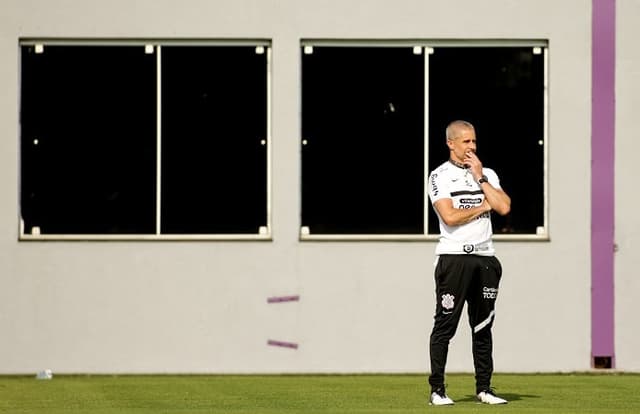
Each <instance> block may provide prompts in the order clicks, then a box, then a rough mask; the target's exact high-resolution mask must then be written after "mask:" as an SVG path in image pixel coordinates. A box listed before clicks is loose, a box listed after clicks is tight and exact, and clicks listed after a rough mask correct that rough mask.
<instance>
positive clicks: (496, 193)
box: [464, 151, 511, 216]
mask: <svg viewBox="0 0 640 414" xmlns="http://www.w3.org/2000/svg"><path fill="white" fill-rule="evenodd" d="M464 162H465V164H468V165H469V170H470V171H471V175H473V178H474V179H475V180H476V182H478V180H479V179H480V178H482V162H481V161H480V159H479V158H478V156H477V155H476V153H475V152H473V151H469V152H468V153H467V154H466V158H465V159H464ZM480 188H481V189H482V192H483V193H484V198H485V200H486V201H487V202H488V203H489V205H490V206H491V208H492V209H493V210H495V212H496V213H498V214H500V215H501V216H504V215H507V214H509V212H510V211H511V198H510V197H509V196H508V195H507V193H505V192H504V191H503V190H502V189H500V188H495V187H494V186H492V185H491V184H490V183H489V182H488V181H485V182H483V183H482V184H480Z"/></svg>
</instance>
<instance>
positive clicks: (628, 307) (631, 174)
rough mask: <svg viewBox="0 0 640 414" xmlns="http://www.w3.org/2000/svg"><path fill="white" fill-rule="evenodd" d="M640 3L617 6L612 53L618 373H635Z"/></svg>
mask: <svg viewBox="0 0 640 414" xmlns="http://www.w3.org/2000/svg"><path fill="white" fill-rule="evenodd" d="M638 16H640V3H639V2H637V1H629V0H626V1H618V3H617V19H618V24H617V26H618V31H617V33H616V36H617V45H616V46H617V47H616V55H617V59H616V109H617V110H616V151H615V159H616V169H615V173H616V181H615V188H616V198H615V203H616V219H615V234H616V243H617V252H616V254H615V275H616V277H615V300H616V301H615V303H616V308H615V322H616V323H615V329H616V335H615V341H616V365H617V366H618V367H620V368H622V369H626V370H633V371H639V370H640V358H639V357H638V351H637V350H638V349H640V336H639V335H638V321H637V318H635V317H634V316H633V315H635V314H636V306H635V304H636V303H637V298H639V297H640V280H639V278H638V270H637V269H638V258H637V256H636V254H637V252H636V251H635V248H636V247H637V246H638V245H640V217H638V208H637V205H638V193H637V191H635V188H636V187H637V177H638V172H637V163H636V162H635V159H636V154H638V153H639V152H640V141H639V140H638V131H637V129H638V123H637V117H638V114H637V112H638V107H640V66H639V65H638V63H640V50H638V47H637V45H635V44H634V38H636V37H637V32H638V29H637V25H636V24H635V22H636V21H637V18H638Z"/></svg>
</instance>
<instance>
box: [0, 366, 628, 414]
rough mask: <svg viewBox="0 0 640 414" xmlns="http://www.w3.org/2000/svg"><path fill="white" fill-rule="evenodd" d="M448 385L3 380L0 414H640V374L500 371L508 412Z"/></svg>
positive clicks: (396, 378)
mask: <svg viewBox="0 0 640 414" xmlns="http://www.w3.org/2000/svg"><path fill="white" fill-rule="evenodd" d="M447 382H448V394H449V396H450V397H451V398H452V399H453V400H454V401H456V404H455V405H454V406H447V407H433V406H429V405H428V402H427V399H428V396H427V394H428V387H427V384H426V376H424V375H300V376H297V375H283V376H276V375H266V376H260V375H247V376H227V375H219V376H218V375H213V376H206V375H201V376H200V375H194V376H190V375H185V376H179V375H157V376H156V375H149V376H145V375H142V376H137V375H125V376H62V375H61V376H55V373H54V378H53V379H52V380H36V379H35V378H34V377H24V376H0V413H11V414H27V413H29V414H31V413H47V414H58V413H59V414H62V413H71V414H77V413H92V414H107V413H114V414H115V413H118V414H122V413H135V414H142V413H149V414H151V413H153V414H162V413H171V414H173V413H185V414H189V413H234V414H244V413H246V414H260V413H265V414H271V413H273V414H276V413H279V414H281V413H309V414H315V413H317V414H330V413H371V414H386V413H389V414H391V413H394V414H395V413H398V414H399V413H433V412H438V411H443V412H446V413H447V414H453V413H466V414H470V413H490V412H492V413H493V412H500V413H562V414H571V413H576V414H578V413H579V414H590V413H602V414H605V413H607V414H610V413H640V375H637V374H560V375H555V374H554V375H552V374H535V375H534V374H532V375H519V374H496V375H494V381H493V382H494V387H495V388H496V393H497V394H498V395H500V396H502V397H504V398H506V399H508V400H509V404H507V405H501V406H488V405H481V404H477V403H476V401H475V396H474V395H473V392H474V382H473V375H471V374H451V375H448V376H447Z"/></svg>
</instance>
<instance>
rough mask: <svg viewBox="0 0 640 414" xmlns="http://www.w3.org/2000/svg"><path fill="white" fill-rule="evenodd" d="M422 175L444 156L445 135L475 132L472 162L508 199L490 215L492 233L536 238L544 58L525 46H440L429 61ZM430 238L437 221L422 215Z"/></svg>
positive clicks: (540, 191) (540, 202)
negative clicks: (460, 129) (508, 204)
mask: <svg viewBox="0 0 640 414" xmlns="http://www.w3.org/2000/svg"><path fill="white" fill-rule="evenodd" d="M429 77H430V82H429V169H433V168H435V167H437V166H438V165H440V163H442V162H444V161H445V160H446V159H448V157H449V152H448V148H447V146H446V144H445V128H446V126H447V124H448V123H449V122H451V121H453V120H455V119H464V120H467V121H469V122H471V123H472V124H474V126H475V128H476V135H477V139H478V155H479V157H480V159H481V160H482V162H483V164H484V166H486V167H489V168H492V169H493V170H495V171H496V173H497V174H498V176H499V177H500V182H501V185H502V187H503V188H504V189H505V191H506V192H507V193H508V194H509V195H510V196H511V198H512V209H511V213H510V214H509V215H508V216H506V217H500V216H498V215H497V214H493V215H492V217H493V227H494V229H493V230H494V233H495V234H501V233H504V234H536V228H537V227H538V226H543V225H544V147H543V144H544V143H543V140H544V93H545V91H544V55H543V54H534V52H533V48H532V47H439V48H436V49H435V52H434V53H433V54H432V55H430V57H429ZM429 233H430V234H437V233H438V220H437V218H436V216H435V214H434V212H433V209H430V211H429Z"/></svg>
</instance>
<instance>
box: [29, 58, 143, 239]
mask: <svg viewBox="0 0 640 414" xmlns="http://www.w3.org/2000/svg"><path fill="white" fill-rule="evenodd" d="M155 73H156V58H155V56H154V55H149V54H145V49H144V47H93V46H47V47H45V48H44V50H43V51H42V53H36V48H35V47H34V46H23V47H22V99H21V181H22V182H21V205H22V209H21V211H22V218H23V220H24V227H25V232H26V233H32V232H33V233H37V232H38V230H39V232H40V233H42V234H117V233H131V234H141V233H154V232H155V208H156V186H155V182H156V178H155V177H156V161H155V154H156V92H155V91H156V78H155Z"/></svg>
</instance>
